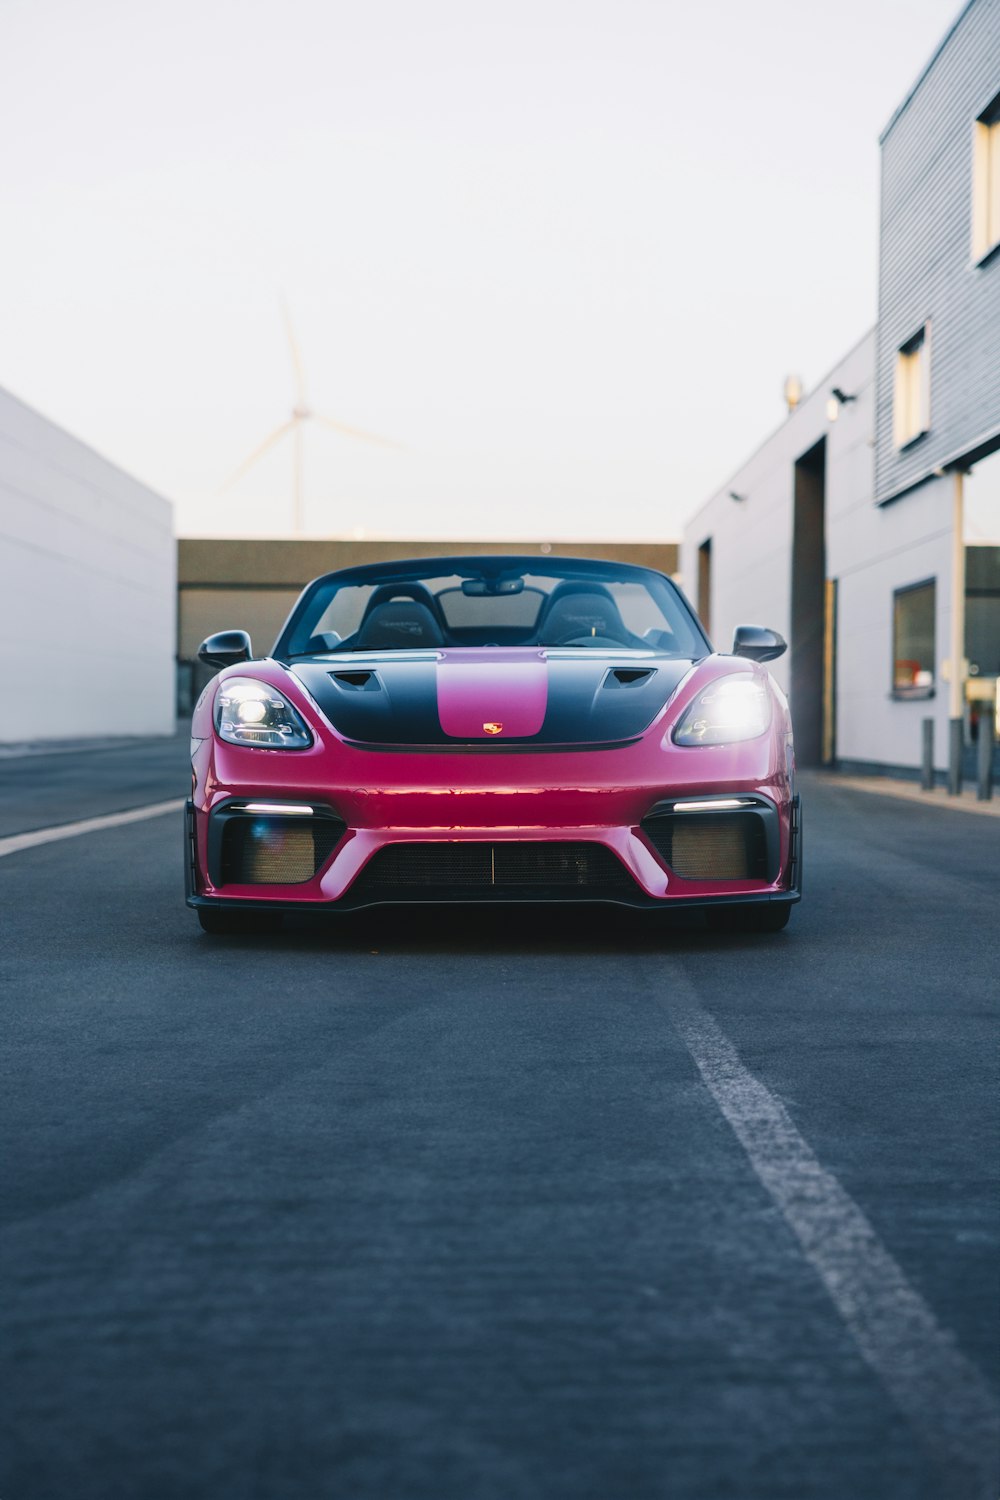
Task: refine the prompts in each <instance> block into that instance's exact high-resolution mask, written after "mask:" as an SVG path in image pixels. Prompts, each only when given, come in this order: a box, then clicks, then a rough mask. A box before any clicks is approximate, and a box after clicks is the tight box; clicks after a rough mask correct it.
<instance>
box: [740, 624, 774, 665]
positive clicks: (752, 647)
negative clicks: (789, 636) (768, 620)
mask: <svg viewBox="0 0 1000 1500" xmlns="http://www.w3.org/2000/svg"><path fill="white" fill-rule="evenodd" d="M787 649H788V648H787V646H786V644H785V642H784V640H783V639H782V637H781V636H780V635H779V634H778V632H777V631H776V630H768V629H766V628H765V626H763V625H737V627H736V634H735V635H734V636H733V653H732V654H733V655H734V656H748V657H749V658H750V660H751V661H774V659H775V658H776V657H778V656H781V655H783V653H784V652H785V651H786V650H787Z"/></svg>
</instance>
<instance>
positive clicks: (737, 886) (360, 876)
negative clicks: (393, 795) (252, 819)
mask: <svg viewBox="0 0 1000 1500" xmlns="http://www.w3.org/2000/svg"><path fill="white" fill-rule="evenodd" d="M724 796H725V794H723V793H718V792H713V793H709V794H707V796H706V798H705V799H704V803H703V804H700V805H705V804H710V803H711V802H712V800H713V798H714V799H720V798H723V797H724ZM728 800H730V801H731V800H733V797H732V793H731V792H730V795H729V799H728ZM736 800H737V801H740V800H742V811H743V814H744V815H746V816H753V817H755V818H757V819H759V822H760V825H761V830H762V832H761V836H760V839H759V840H758V844H759V846H760V849H761V850H762V853H761V854H760V860H761V861H762V863H761V864H760V866H759V867H758V868H756V869H755V870H754V871H753V872H750V871H748V872H747V873H746V875H745V877H744V878H725V876H722V877H720V876H718V875H711V876H709V877H708V878H696V879H692V878H690V876H688V877H687V878H685V876H684V875H681V874H679V873H678V872H677V870H676V869H675V868H673V867H672V866H671V864H670V862H669V860H670V853H669V850H670V847H671V846H670V844H669V841H668V842H667V843H666V845H665V844H664V839H663V837H662V836H661V835H662V833H663V824H662V822H661V820H669V819H676V818H677V817H679V816H680V817H683V816H684V814H683V813H678V812H677V811H676V805H677V804H678V803H680V804H682V805H683V801H684V799H683V798H679V797H676V796H675V797H673V798H668V799H662V800H661V801H660V802H658V803H654V804H653V806H652V807H650V808H648V811H647V812H646V814H645V816H644V817H643V818H642V819H640V821H639V822H637V823H635V824H627V825H612V826H600V827H595V826H593V825H583V826H581V825H579V824H575V825H561V826H552V825H547V826H534V827H524V826H515V827H511V826H510V825H504V826H494V827H492V828H490V827H484V826H479V825H477V826H473V827H462V828H455V827H451V828H448V829H442V828H440V827H434V828H426V827H423V828H420V827H418V828H407V827H404V826H398V825H397V826H393V827H391V828H385V827H375V828H370V827H369V828H359V827H349V826H347V824H346V823H345V822H343V821H342V820H341V819H340V818H339V815H338V813H337V812H336V811H335V810H334V809H332V808H330V807H329V806H328V805H323V804H320V806H319V808H318V811H319V815H320V816H321V817H322V818H324V819H325V820H326V821H327V823H328V824H330V823H331V822H334V821H335V822H336V823H337V829H336V836H335V838H333V842H332V848H330V849H329V851H328V852H327V853H326V854H325V855H323V857H322V859H319V860H318V862H317V868H316V870H315V873H314V874H312V875H311V876H310V877H309V878H308V879H304V880H301V879H300V880H296V881H295V882H294V883H281V882H280V881H275V880H273V879H270V880H269V881H268V883H266V884H264V885H261V884H258V883H255V882H250V881H247V880H245V879H244V880H240V879H238V878H237V879H233V878H232V876H233V871H234V868H235V869H236V873H237V875H239V874H240V873H241V868H240V867H234V866H233V864H232V862H230V865H229V868H228V869H227V868H226V867H225V862H224V855H223V852H222V849H223V838H222V831H223V828H224V826H225V825H226V823H227V822H229V821H231V820H239V818H240V817H241V816H242V815H243V814H244V812H245V799H240V798H232V797H224V798H223V799H222V800H221V801H217V802H216V803H215V804H213V805H212V807H211V809H210V810H208V811H201V812H200V813H199V812H198V811H197V810H196V808H195V805H194V803H192V802H189V803H188V806H187V812H186V815H185V876H186V897H187V904H188V905H189V906H192V907H206V908H207V907H214V908H218V909H221V908H228V909H232V910H244V911H272V912H273V911H275V910H282V911H293V912H294V911H298V912H312V913H319V912H324V911H328V912H339V911H356V910H360V909H362V908H365V907H370V906H379V905H398V904H406V905H411V904H417V905H427V904H455V903H461V904H467V903H470V902H471V903H488V904H498V903H500V904H538V903H551V904H572V905H578V904H581V903H590V904H594V903H600V904H607V903H612V904H615V905H620V906H628V907H633V908H636V909H640V910H659V911H663V910H667V909H683V910H688V911H691V910H700V909H706V908H708V907H713V906H733V905H761V904H774V903H778V904H792V903H794V902H797V901H798V900H799V899H800V896H801V872H802V831H801V811H800V806H799V800H798V798H797V797H795V798H792V799H791V800H789V801H786V802H784V803H781V802H779V801H778V800H777V799H775V798H774V797H772V796H769V795H766V794H765V793H763V792H761V791H760V790H752V791H749V792H743V793H739V792H738V793H737V794H736ZM278 805H280V803H279V804H278ZM695 816H699V815H695ZM701 816H702V821H704V815H701ZM279 821H280V820H279ZM286 821H288V820H286ZM400 846H402V847H403V849H404V850H413V851H414V857H415V859H416V861H417V862H418V863H420V861H421V856H425V855H426V856H433V855H435V854H436V853H438V852H440V853H442V854H443V855H444V856H445V857H444V861H443V863H444V866H445V869H446V874H447V867H448V866H449V865H454V864H455V861H454V860H452V859H450V857H449V856H450V854H451V853H456V852H461V853H463V854H464V855H466V856H468V855H472V856H474V857H473V860H472V866H473V867H474V872H475V873H474V877H473V878H472V880H471V881H469V880H465V881H463V880H450V879H448V878H445V879H442V880H431V881H430V882H428V883H425V884H423V885H421V884H413V883H401V884H400V885H398V886H397V887H395V888H394V887H393V886H392V885H391V883H389V884H386V883H385V882H384V881H383V882H382V883H381V884H379V883H377V882H373V881H372V880H371V879H370V878H368V877H369V876H370V875H371V872H372V870H374V869H376V868H377V859H376V856H379V855H380V854H382V852H383V851H386V850H395V851H396V852H397V853H398V851H399V848H400ZM665 849H666V853H665V852H664V851H665ZM487 851H489V854H487ZM553 851H554V852H555V864H556V865H559V866H561V870H560V872H559V878H558V879H552V880H551V881H550V880H547V879H546V870H547V868H548V865H547V861H551V859H552V852H553ZM559 851H566V852H565V854H564V855H563V856H562V857H560V856H559ZM518 853H523V854H526V855H527V856H528V865H529V867H531V868H530V874H531V879H530V880H529V881H527V882H525V883H520V884H519V883H518V881H517V879H516V878H506V877H505V876H504V874H503V868H504V866H505V865H507V866H509V865H510V864H511V860H510V859H509V858H506V856H510V855H516V854H518ZM497 854H499V858H496V857H495V856H497ZM532 855H534V856H536V858H535V860H534V864H533V866H532V861H531V856H532ZM608 855H610V856H611V857H612V861H613V869H612V867H611V866H609V865H608ZM591 856H592V857H591ZM373 861H374V862H375V863H374V864H373ZM515 862H516V861H515ZM424 863H426V860H425V861H424ZM431 863H433V859H431ZM458 863H459V864H461V861H458ZM494 865H495V866H497V867H499V870H500V874H499V876H498V877H497V878H494V879H490V878H489V876H488V875H487V874H485V873H484V872H485V871H486V869H487V866H489V867H490V868H491V869H492V867H493V866H494ZM609 870H611V873H612V874H613V875H614V878H613V879H611V880H606V879H604V878H603V877H602V872H603V873H604V875H606V874H607V873H608V871H609ZM366 871H367V872H368V874H367V875H366ZM567 871H568V875H567ZM242 873H244V874H245V873H246V871H245V869H242Z"/></svg>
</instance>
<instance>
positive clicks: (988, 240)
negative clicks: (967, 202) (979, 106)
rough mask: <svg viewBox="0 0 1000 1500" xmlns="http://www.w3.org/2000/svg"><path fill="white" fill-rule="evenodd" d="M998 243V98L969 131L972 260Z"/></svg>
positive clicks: (999, 234) (999, 106)
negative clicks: (970, 139) (970, 136)
mask: <svg viewBox="0 0 1000 1500" xmlns="http://www.w3.org/2000/svg"><path fill="white" fill-rule="evenodd" d="M998 243H1000V94H998V95H997V96H996V98H995V99H994V100H993V103H992V104H991V105H990V107H989V109H986V110H984V111H983V113H982V114H981V115H980V116H979V119H978V120H976V121H975V123H974V124H973V127H972V258H973V260H982V258H983V256H984V255H988V254H989V252H990V251H991V250H992V249H993V248H994V246H995V245H997V244H998Z"/></svg>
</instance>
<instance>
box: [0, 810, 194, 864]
mask: <svg viewBox="0 0 1000 1500" xmlns="http://www.w3.org/2000/svg"><path fill="white" fill-rule="evenodd" d="M183 806H184V800H183V798H181V799H180V800H179V801H177V800H174V801H173V802H153V803H151V804H150V805H149V806H148V807H133V808H130V809H129V811H128V812H120V813H108V814H106V816H104V817H102V818H80V819H79V821H78V822H76V823H57V824H55V825H54V826H53V827H52V828H35V829H33V830H32V832H31V833H15V834H13V835H11V837H9V838H5V839H0V856H3V855H4V854H18V853H20V851H21V850H22V849H35V848H37V847H38V845H39V844H54V843H57V842H58V840H59V839H74V838H78V837H79V835H80V834H82V833H97V832H99V830H100V829H102V828H121V827H122V825H123V824H124V823H142V822H144V821H145V820H146V818H160V817H162V816H163V815H164V814H165V813H175V812H180V810H181V808H182V807H183Z"/></svg>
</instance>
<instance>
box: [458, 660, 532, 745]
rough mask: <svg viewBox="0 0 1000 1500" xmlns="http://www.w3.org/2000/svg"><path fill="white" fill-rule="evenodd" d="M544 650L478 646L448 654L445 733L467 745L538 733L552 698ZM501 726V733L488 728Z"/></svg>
mask: <svg viewBox="0 0 1000 1500" xmlns="http://www.w3.org/2000/svg"><path fill="white" fill-rule="evenodd" d="M548 672H549V669H548V663H547V661H546V658H545V652H544V651H533V652H530V653H529V652H525V651H524V650H521V651H504V650H503V649H502V648H499V647H498V648H496V649H491V648H485V649H484V648H483V647H481V646H480V647H477V648H476V649H475V650H470V651H444V652H442V654H441V657H440V659H439V661H438V664H437V704H438V716H439V718H440V720H441V728H442V729H443V730H444V732H445V734H447V735H451V736H452V737H453V738H455V739H461V740H477V739H478V740H487V739H505V738H507V737H508V736H510V735H514V736H517V737H523V736H525V735H533V734H538V732H539V730H540V729H541V727H542V724H543V723H544V722H545V710H546V707H547V705H548V697H549V675H548ZM485 724H500V725H501V726H502V728H501V730H500V731H499V733H491V732H490V731H488V730H486V729H485V728H484V727H483V726H484V725H485Z"/></svg>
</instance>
